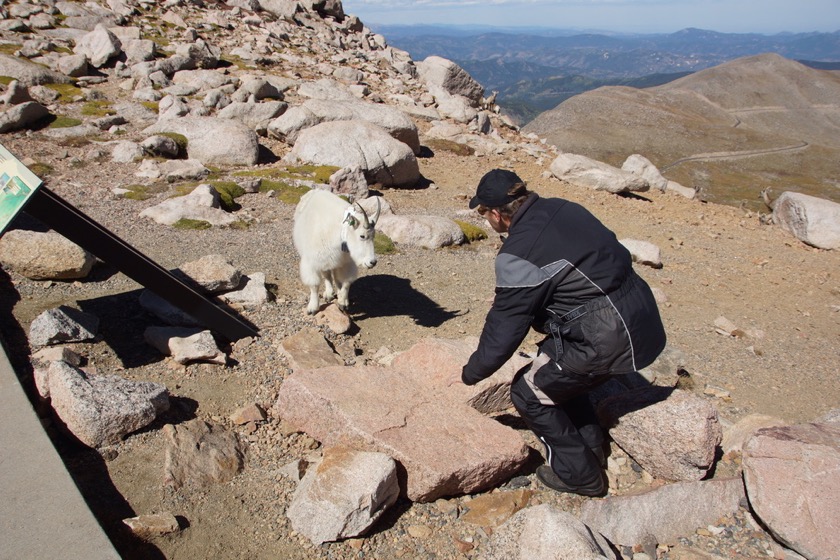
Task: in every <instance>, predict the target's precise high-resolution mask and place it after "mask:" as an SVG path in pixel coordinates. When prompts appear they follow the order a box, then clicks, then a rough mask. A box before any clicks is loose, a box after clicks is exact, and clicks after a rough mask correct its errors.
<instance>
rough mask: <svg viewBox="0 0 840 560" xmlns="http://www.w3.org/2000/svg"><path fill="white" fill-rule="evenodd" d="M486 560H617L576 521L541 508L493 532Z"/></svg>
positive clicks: (519, 514)
mask: <svg viewBox="0 0 840 560" xmlns="http://www.w3.org/2000/svg"><path fill="white" fill-rule="evenodd" d="M484 557H485V558H486V560H510V559H512V558H527V559H528V560H619V557H618V556H616V554H615V553H614V552H612V550H611V548H610V544H609V543H608V542H607V541H606V540H605V539H604V537H602V536H601V535H599V534H598V533H597V532H596V531H592V530H591V529H590V528H589V527H587V526H586V525H585V524H584V523H582V522H581V521H580V520H579V519H578V518H577V517H575V516H574V515H572V514H571V513H568V512H566V511H562V510H560V509H558V508H557V507H556V506H552V505H549V504H542V505H538V506H532V507H528V508H525V509H522V510H520V511H518V512H517V513H515V514H514V515H513V517H511V518H510V519H509V520H508V521H507V522H505V524H504V525H502V526H501V527H499V528H498V529H497V530H495V531H493V535H492V536H491V537H490V543H489V547H488V550H487V554H486V556H484Z"/></svg>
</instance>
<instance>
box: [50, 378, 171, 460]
mask: <svg viewBox="0 0 840 560" xmlns="http://www.w3.org/2000/svg"><path fill="white" fill-rule="evenodd" d="M48 375H49V381H48V385H49V396H50V403H51V404H52V407H53V409H54V410H55V412H56V415H57V416H58V417H59V418H60V419H61V421H62V422H63V423H64V425H65V426H66V427H67V429H68V430H69V431H70V432H71V433H72V434H73V435H75V436H76V437H77V438H79V440H80V441H81V442H82V443H84V444H86V445H89V446H91V447H101V446H104V445H112V444H114V443H117V442H119V441H120V440H121V439H122V438H123V437H125V436H126V435H128V434H130V433H132V432H135V431H137V430H139V429H140V428H143V427H145V426H148V425H149V424H151V423H152V422H153V421H154V420H155V418H156V417H157V415H158V414H160V413H162V412H165V411H166V410H168V409H169V393H168V392H167V390H166V387H164V386H163V385H160V384H158V383H151V382H148V381H128V380H126V379H122V378H120V377H117V376H89V375H86V374H85V373H84V372H83V371H81V370H79V369H77V368H75V367H73V366H71V365H69V364H67V363H65V362H52V363H51V364H50V367H49V370H48Z"/></svg>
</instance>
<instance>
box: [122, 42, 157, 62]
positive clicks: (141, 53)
mask: <svg viewBox="0 0 840 560" xmlns="http://www.w3.org/2000/svg"><path fill="white" fill-rule="evenodd" d="M122 50H123V52H124V53H125V58H126V61H125V62H126V64H128V65H129V66H131V65H132V64H136V63H138V62H147V61H152V60H154V59H155V55H156V54H157V47H156V45H155V42H154V41H152V40H150V39H130V40H128V41H123V42H122Z"/></svg>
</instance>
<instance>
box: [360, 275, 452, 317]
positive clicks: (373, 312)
mask: <svg viewBox="0 0 840 560" xmlns="http://www.w3.org/2000/svg"><path fill="white" fill-rule="evenodd" d="M352 295H353V298H352V299H353V301H352V302H351V304H350V305H351V307H350V308H351V310H352V312H353V318H354V319H355V320H359V319H369V318H372V317H395V316H399V315H407V316H409V317H411V319H412V321H414V323H415V324H417V325H419V326H421V327H439V326H441V325H442V324H443V323H445V322H446V321H448V320H450V319H454V318H455V317H458V316H460V315H463V312H462V311H460V310H449V309H444V308H443V307H441V305H440V304H439V303H437V302H436V301H434V300H433V299H431V298H429V297H428V296H427V295H426V294H424V293H423V292H420V291H418V290H416V289H414V288H412V287H411V281H410V280H408V279H406V278H400V277H398V276H392V275H390V274H369V275H366V276H362V277H361V278H359V279H358V280H356V281H355V282H353V287H352Z"/></svg>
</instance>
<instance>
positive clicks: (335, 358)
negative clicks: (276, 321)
mask: <svg viewBox="0 0 840 560" xmlns="http://www.w3.org/2000/svg"><path fill="white" fill-rule="evenodd" d="M280 351H281V352H282V353H283V355H284V356H286V357H287V358H288V359H289V365H290V367H291V368H292V370H293V371H298V370H309V369H318V368H323V367H330V366H340V365H344V360H342V359H341V356H339V355H338V354H337V353H336V352H335V350H334V349H333V347H332V346H331V345H330V343H329V342H328V341H327V339H326V338H324V335H323V334H321V332H320V331H318V330H316V329H312V328H303V329H301V330H300V331H298V332H296V333H295V334H292V335H289V336H287V337H286V338H284V339H283V341H282V342H281V343H280Z"/></svg>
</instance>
